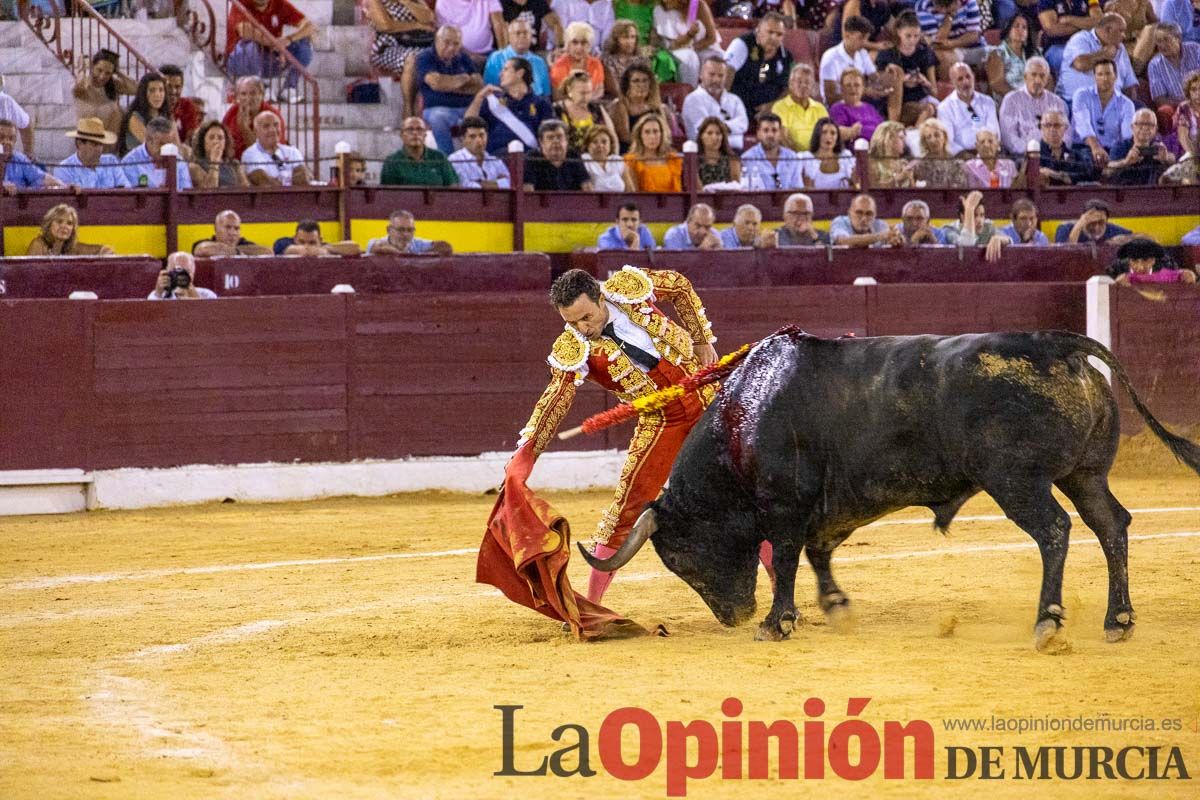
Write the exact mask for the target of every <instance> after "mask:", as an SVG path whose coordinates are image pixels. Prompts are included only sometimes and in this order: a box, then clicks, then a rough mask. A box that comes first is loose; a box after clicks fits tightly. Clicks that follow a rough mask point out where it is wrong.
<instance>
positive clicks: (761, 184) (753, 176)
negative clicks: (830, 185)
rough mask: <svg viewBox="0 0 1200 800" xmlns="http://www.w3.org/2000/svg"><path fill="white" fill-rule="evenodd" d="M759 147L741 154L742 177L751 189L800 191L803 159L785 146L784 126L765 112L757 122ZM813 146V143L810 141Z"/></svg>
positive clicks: (776, 117)
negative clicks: (801, 161) (801, 160)
mask: <svg viewBox="0 0 1200 800" xmlns="http://www.w3.org/2000/svg"><path fill="white" fill-rule="evenodd" d="M757 124H758V127H757V133H756V135H757V137H758V144H756V145H754V147H751V148H750V149H748V150H747V151H746V152H744V153H742V175H744V176H745V178H746V181H745V183H746V187H747V188H748V189H765V190H767V191H774V190H775V189H800V188H802V187H803V186H804V181H803V179H802V178H801V176H800V157H799V156H798V155H797V154H796V152H795V151H794V150H791V149H789V148H787V147H784V146H783V124H782V123H781V121H780V119H779V117H778V116H777V115H776V114H774V113H772V112H770V111H766V112H763V113H761V114H759V115H758V118H757ZM810 144H811V140H810Z"/></svg>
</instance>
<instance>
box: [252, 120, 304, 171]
mask: <svg viewBox="0 0 1200 800" xmlns="http://www.w3.org/2000/svg"><path fill="white" fill-rule="evenodd" d="M280 130H281V126H280V124H279V117H278V116H277V115H276V114H275V112H274V111H260V112H258V116H257V117H255V118H254V136H255V141H254V144H252V145H250V146H249V147H247V148H246V149H245V151H244V152H243V153H242V168H243V169H244V170H245V171H246V179H247V180H249V181H250V183H251V184H252V185H254V186H308V185H309V184H310V183H312V176H311V175H309V173H308V167H306V166H305V165H304V154H303V153H301V152H300V151H299V150H298V149H296V148H295V147H292V146H291V145H288V144H283V142H282V141H281V138H280Z"/></svg>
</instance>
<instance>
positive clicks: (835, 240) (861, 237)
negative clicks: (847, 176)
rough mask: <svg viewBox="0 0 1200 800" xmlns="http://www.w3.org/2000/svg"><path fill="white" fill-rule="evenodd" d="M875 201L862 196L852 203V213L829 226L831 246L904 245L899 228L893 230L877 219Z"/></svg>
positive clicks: (867, 196) (866, 195) (864, 195)
mask: <svg viewBox="0 0 1200 800" xmlns="http://www.w3.org/2000/svg"><path fill="white" fill-rule="evenodd" d="M875 213H876V212H875V199H874V198H873V197H871V195H869V194H860V195H857V196H855V198H854V199H853V200H851V201H850V213H848V214H844V215H842V216H840V217H835V218H834V220H833V222H831V223H830V224H829V242H830V244H835V245H841V246H843V247H896V246H898V245H902V244H904V236H903V234H901V233H900V230H899V227H896V228H892V227H890V226H889V225H888V224H887V223H886V222H884V221H883V220H881V219H876V217H875Z"/></svg>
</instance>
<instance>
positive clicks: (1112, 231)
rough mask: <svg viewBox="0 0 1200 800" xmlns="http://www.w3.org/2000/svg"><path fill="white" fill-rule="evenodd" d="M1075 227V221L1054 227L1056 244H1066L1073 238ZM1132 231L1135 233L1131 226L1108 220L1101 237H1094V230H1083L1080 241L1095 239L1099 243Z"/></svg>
mask: <svg viewBox="0 0 1200 800" xmlns="http://www.w3.org/2000/svg"><path fill="white" fill-rule="evenodd" d="M1074 227H1075V223H1074V222H1063V223H1060V224H1059V226H1058V227H1057V228H1055V229H1054V243H1055V244H1066V243H1067V242H1068V241H1069V240H1070V238H1071V229H1072V228H1074ZM1131 233H1133V231H1131V230H1129V228H1123V227H1121V226H1120V225H1114V224H1112V223H1111V222H1106V223H1104V233H1103V234H1102V235H1101V236H1100V237H1099V238H1095V237H1093V236H1092V232H1091V231H1090V230H1085V231H1084V232H1083V235H1081V236H1080V237H1079V241H1080V242H1093V241H1094V242H1097V243H1099V242H1106V241H1108V240H1109V239H1111V238H1113V237H1114V236H1128V235H1129V234H1131Z"/></svg>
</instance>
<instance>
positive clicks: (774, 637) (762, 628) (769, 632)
mask: <svg viewBox="0 0 1200 800" xmlns="http://www.w3.org/2000/svg"><path fill="white" fill-rule="evenodd" d="M795 624H796V623H795V617H790V616H789V617H784V618H783V619H781V620H779V621H778V622H776V623H774V624H772V623H770V622H767V621H766V620H763V622H762V624H761V625H759V626H758V631H757V632H756V633H755V634H754V641H756V642H782V641H783V640H784V639H790V638H791V637H792V629H793V628H794V627H795Z"/></svg>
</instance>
